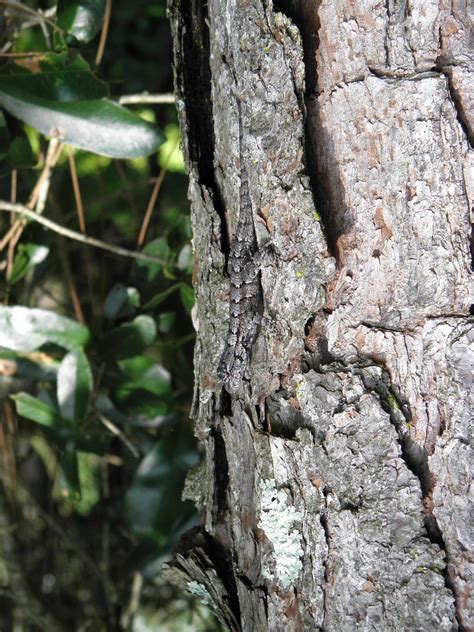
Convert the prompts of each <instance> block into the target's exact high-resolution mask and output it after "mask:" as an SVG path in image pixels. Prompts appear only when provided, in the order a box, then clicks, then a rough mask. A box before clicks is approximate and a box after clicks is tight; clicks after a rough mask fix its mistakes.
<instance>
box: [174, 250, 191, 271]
mask: <svg viewBox="0 0 474 632" xmlns="http://www.w3.org/2000/svg"><path fill="white" fill-rule="evenodd" d="M177 263H178V268H179V269H180V270H183V271H184V272H187V273H188V274H191V273H192V271H193V269H194V256H193V249H192V248H191V244H185V245H184V246H183V247H182V248H181V250H180V253H179V255H178V262H177Z"/></svg>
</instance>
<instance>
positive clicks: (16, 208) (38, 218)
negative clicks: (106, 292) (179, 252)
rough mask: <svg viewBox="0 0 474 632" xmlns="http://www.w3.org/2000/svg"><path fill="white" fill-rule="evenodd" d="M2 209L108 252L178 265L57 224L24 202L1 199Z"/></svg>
mask: <svg viewBox="0 0 474 632" xmlns="http://www.w3.org/2000/svg"><path fill="white" fill-rule="evenodd" d="M0 211H6V212H11V211H13V212H14V213H18V215H24V216H25V217H28V218H29V219H32V220H33V221H35V222H38V223H39V224H42V225H43V226H46V228H49V229H50V230H52V231H54V232H55V233H58V235H62V236H63V237H67V238H68V239H73V240H74V241H79V242H81V243H82V244H86V245H87V246H92V247H94V248H100V249H102V250H107V252H111V253H112V254H114V255H117V256H119V257H128V258H130V259H141V260H143V261H150V262H151V263H158V264H160V265H168V266H170V265H171V266H173V267H177V266H175V265H174V264H172V263H171V262H168V261H165V260H164V259H160V258H159V257H154V256H153V255H148V254H146V253H145V252H136V251H135V250H127V249H126V248H121V247H120V246H113V245H112V244H108V243H107V242H105V241H101V240H100V239H96V238H95V237H88V236H87V235H83V234H82V233H77V232H76V231H75V230H71V229H70V228H66V227H65V226H61V225H60V224H56V222H53V221H51V220H50V219H47V218H46V217H43V216H42V215H38V213H35V212H34V211H32V210H31V209H29V208H28V207H27V206H23V204H11V203H10V202H5V201H3V200H0Z"/></svg>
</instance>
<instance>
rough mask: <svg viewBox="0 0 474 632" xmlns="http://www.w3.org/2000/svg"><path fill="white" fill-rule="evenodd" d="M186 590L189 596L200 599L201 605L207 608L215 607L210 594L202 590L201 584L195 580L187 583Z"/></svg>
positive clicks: (204, 589)
mask: <svg viewBox="0 0 474 632" xmlns="http://www.w3.org/2000/svg"><path fill="white" fill-rule="evenodd" d="M187 589H188V590H189V592H190V593H191V594H193V595H194V596H195V597H197V598H198V599H200V600H201V601H202V603H203V604H205V605H206V606H209V607H211V608H214V607H215V604H214V600H213V599H212V597H211V595H210V593H209V592H208V591H207V590H206V588H204V586H203V585H202V584H200V583H199V582H197V581H196V580H194V579H193V580H192V581H190V582H188V583H187Z"/></svg>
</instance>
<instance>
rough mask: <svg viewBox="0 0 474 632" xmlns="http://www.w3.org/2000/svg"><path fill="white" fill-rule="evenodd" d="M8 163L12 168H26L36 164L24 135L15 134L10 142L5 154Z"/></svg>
mask: <svg viewBox="0 0 474 632" xmlns="http://www.w3.org/2000/svg"><path fill="white" fill-rule="evenodd" d="M7 160H8V164H9V165H10V167H11V168H12V169H27V168H28V167H33V166H34V165H35V164H36V162H37V161H36V158H35V155H34V154H33V151H32V149H31V145H30V141H29V140H28V138H27V137H26V136H16V137H15V138H14V139H13V140H12V142H11V143H10V147H9V149H8V154H7Z"/></svg>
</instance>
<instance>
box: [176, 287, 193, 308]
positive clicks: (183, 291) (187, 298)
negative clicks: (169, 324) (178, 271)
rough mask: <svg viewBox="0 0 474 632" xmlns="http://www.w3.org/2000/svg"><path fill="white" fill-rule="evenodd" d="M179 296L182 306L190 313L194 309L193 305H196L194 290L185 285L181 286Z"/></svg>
mask: <svg viewBox="0 0 474 632" xmlns="http://www.w3.org/2000/svg"><path fill="white" fill-rule="evenodd" d="M179 294H180V296H181V302H182V304H183V305H184V307H185V308H186V309H187V310H188V312H190V311H191V309H192V308H193V305H194V290H193V288H192V287H190V286H189V285H185V284H184V283H183V284H182V285H181V287H180V290H179Z"/></svg>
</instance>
